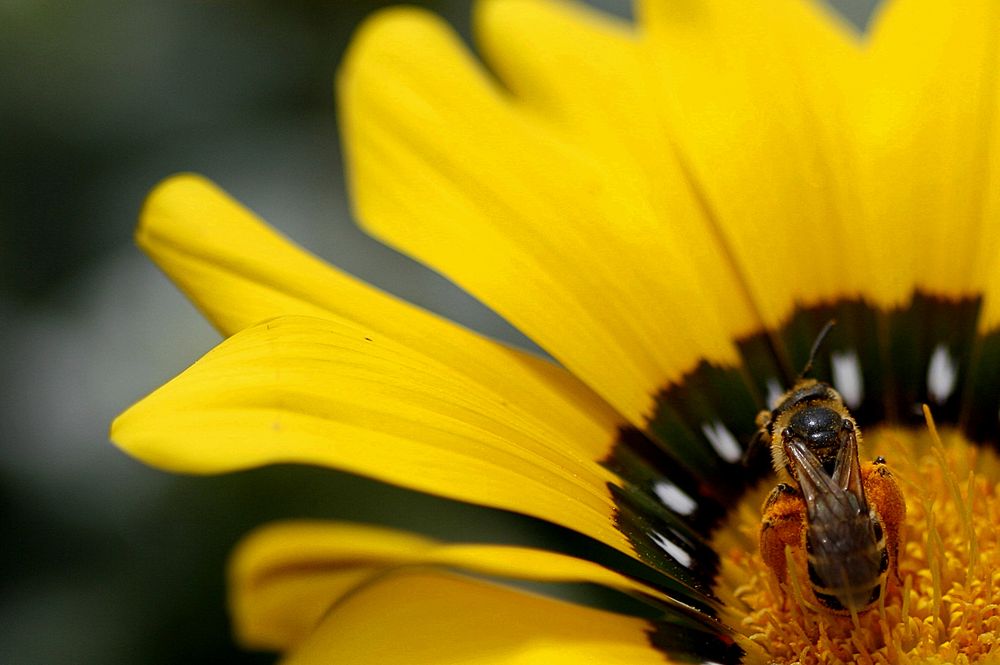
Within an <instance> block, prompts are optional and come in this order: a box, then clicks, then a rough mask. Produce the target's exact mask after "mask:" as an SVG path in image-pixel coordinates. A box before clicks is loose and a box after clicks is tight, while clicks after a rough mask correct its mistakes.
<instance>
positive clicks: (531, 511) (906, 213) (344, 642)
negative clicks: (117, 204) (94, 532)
mask: <svg viewBox="0 0 1000 665" xmlns="http://www.w3.org/2000/svg"><path fill="white" fill-rule="evenodd" d="M475 32H476V41H477V44H478V46H479V48H480V50H481V54H482V57H483V59H484V60H485V63H486V65H485V66H484V65H483V64H481V63H480V61H478V60H477V59H476V58H475V57H473V56H472V55H470V53H469V52H468V51H467V49H466V47H465V46H463V44H462V42H461V41H460V40H459V39H458V38H457V37H456V36H455V34H454V33H453V32H452V31H451V30H450V29H449V28H448V27H447V26H446V25H444V24H443V23H442V22H441V21H440V20H438V19H436V18H435V17H434V16H432V15H430V14H427V13H425V12H422V11H417V10H413V9H395V10H390V11H386V12H383V13H381V14H378V15H377V16H375V17H374V18H372V19H371V20H370V21H369V22H368V23H367V25H366V26H365V27H364V28H363V29H362V30H361V31H360V33H359V34H358V36H357V37H356V39H355V41H354V43H353V45H352V47H351V49H350V52H349V53H348V56H347V57H346V60H345V63H344V65H343V68H342V70H341V72H340V74H339V78H338V92H339V101H340V104H341V110H342V121H343V131H344V138H345V144H346V149H347V160H348V166H349V171H350V185H351V189H352V195H353V201H354V203H355V206H356V212H357V216H358V218H359V220H360V221H361V222H362V224H363V225H364V226H365V228H366V229H367V230H368V231H370V232H371V233H372V234H373V235H375V236H376V237H378V238H380V239H382V240H384V241H385V242H386V243H388V244H390V245H392V246H394V247H397V248H399V249H400V250H401V251H404V252H406V253H408V254H410V255H411V256H413V257H415V258H417V259H419V260H420V261H422V262H424V263H426V264H427V265H429V266H431V267H432V268H434V269H435V270H437V271H439V272H441V273H442V274H444V275H446V276H447V277H449V278H450V279H452V280H453V281H455V282H456V283H457V284H459V285H460V286H462V287H463V288H465V289H466V290H468V291H469V292H470V293H472V294H473V295H475V296H476V297H477V298H479V299H481V300H482V301H483V302H484V303H487V304H488V305H489V306H490V307H492V308H493V309H494V310H496V311H497V312H499V313H500V314H501V315H503V316H504V317H505V318H506V319H507V320H509V321H510V322H511V323H513V324H514V325H515V326H517V327H518V328H519V329H520V330H522V331H523V332H524V333H525V334H526V335H528V336H529V337H530V338H532V339H533V340H534V341H536V342H537V343H538V344H539V345H540V346H541V347H542V348H544V349H545V350H546V351H547V352H548V353H549V354H551V356H552V357H553V358H554V359H555V360H556V361H558V364H556V363H553V362H550V361H548V360H544V359H540V358H538V357H535V356H532V355H529V354H528V353H525V352H522V351H519V350H517V349H513V348H510V347H508V346H505V345H503V344H499V343H497V342H494V341H491V340H489V339H486V338H483V337H481V336H479V335H477V334H475V333H473V332H470V331H468V330H465V329H463V328H460V327H459V326H456V325H454V324H452V323H450V322H448V321H446V320H443V319H441V318H438V317H436V316H434V315H431V314H428V313H427V312H424V311H422V310H420V309H418V308H415V307H413V306H411V305H409V304H406V303H404V302H401V301H399V300H397V299H395V298H393V297H391V296H388V295H386V294H384V293H380V292H378V291H376V290H374V289H373V288H371V287H368V286H366V285H364V284H361V283H359V282H358V281H356V280H355V279H353V278H351V277H349V276H347V275H345V274H343V273H341V272H338V271H337V270H336V269H334V268H332V267H330V266H328V265H325V264H324V263H322V262H321V261H319V260H317V259H315V258H313V257H312V256H310V255H308V254H307V253H305V252H303V251H302V250H300V249H298V248H296V247H294V246H293V245H291V244H290V243H289V242H287V241H286V240H285V239H283V238H282V237H280V236H279V235H277V234H276V233H274V232H273V231H271V230H270V229H269V228H268V227H266V226H265V225H264V224H263V223H262V222H260V221H259V220H258V219H256V218H255V217H254V216H253V214H252V213H250V212H249V211H247V210H246V209H244V208H242V207H241V206H240V205H239V204H237V203H236V202H234V201H233V200H231V199H230V198H228V197H227V196H226V195H225V194H224V193H222V192H221V191H220V190H219V189H217V188H216V187H215V186H213V185H212V184H210V183H209V182H207V181H205V180H204V179H201V178H199V177H196V176H177V177H174V178H172V179H170V180H168V181H166V182H165V183H164V184H162V185H161V186H159V187H158V188H157V189H156V190H155V191H154V192H153V193H152V195H151V196H150V198H149V200H148V202H147V204H146V206H145V208H144V210H143V213H142V223H141V226H140V229H139V231H138V239H139V243H140V245H141V246H142V247H143V248H144V249H145V250H146V251H147V252H148V253H149V254H150V255H151V256H152V257H153V259H154V260H155V261H156V262H157V263H158V264H159V265H160V266H161V267H162V268H163V269H164V270H165V271H166V272H167V273H168V274H169V275H170V276H171V277H172V278H173V280H174V281H175V282H176V283H177V284H178V285H179V286H180V287H181V288H182V289H183V290H184V291H185V292H186V293H187V294H188V295H189V296H190V297H191V298H192V299H193V300H194V302H195V303H196V304H197V305H198V307H199V308H200V309H201V310H202V311H203V312H204V313H205V315H206V316H207V317H209V318H210V319H211V320H212V321H213V322H214V323H215V325H216V326H217V327H218V328H219V330H221V331H222V332H223V334H224V335H226V336H227V339H226V340H225V341H224V342H222V343H221V344H220V345H219V347H218V348H216V349H215V350H213V351H211V352H210V353H208V354H207V355H206V356H205V357H204V358H203V359H201V360H200V361H198V362H197V363H196V364H195V365H193V366H192V367H191V368H190V369H188V370H187V371H185V372H184V373H183V374H181V375H180V376H179V377H177V378H176V379H174V380H173V381H171V382H170V383H168V384H167V385H165V386H163V387H162V388H161V389H159V390H158V391H156V392H154V393H153V394H152V395H150V396H148V397H147V398H145V399H144V400H142V401H140V402H139V403H138V404H136V405H135V406H133V407H132V408H131V409H129V410H128V411H127V412H126V413H124V414H123V415H122V416H121V417H120V418H119V419H118V420H117V421H116V422H115V424H114V426H113V430H112V438H113V439H114V441H115V442H116V443H117V444H118V445H119V446H121V447H122V448H124V449H125V450H127V451H128V452H130V453H131V454H133V455H135V456H137V457H139V458H141V459H143V460H146V461H148V462H149V463H151V464H154V465H156V466H159V467H162V468H166V469H173V470H177V471H183V472H195V473H217V472H224V471H230V470H234V469H241V468H246V467H251V466H257V465H263V464H270V463H276V462H301V463H306V464H318V465H323V466H329V467H335V468H338V469H346V470H348V471H352V472H355V473H358V474H362V475H366V476H370V477H373V478H376V479H379V480H382V481H386V482H389V483H395V484H398V485H401V486H404V487H407V488H411V489H413V490H418V491H423V492H429V493H434V494H437V495H441V496H445V497H449V498H452V499H457V500H461V501H467V502H472V503H476V504H481V505H484V506H490V507H494V508H500V509H505V510H510V511H515V512H518V513H523V514H526V515H530V516H534V517H537V518H541V519H543V520H547V521H549V522H552V523H555V524H558V525H561V526H563V527H566V528H569V529H572V530H574V531H576V532H578V533H580V534H583V535H585V536H587V537H589V538H591V539H592V540H593V541H596V543H599V544H601V545H603V546H604V549H605V550H606V554H605V555H604V556H601V557H599V558H600V563H597V562H593V561H588V560H583V559H579V558H575V557H572V556H569V555H567V554H561V553H556V552H549V551H543V550H538V549H530V548H523V547H501V546H497V545H473V544H455V543H442V542H436V541H432V540H430V539H427V538H424V537H421V536H418V535H414V534H406V533H400V532H396V531H391V530H387V529H383V528H375V527H363V526H358V525H349V524H323V523H290V524H282V525H277V526H271V527H266V528H264V529H263V530H262V531H260V532H259V533H257V534H255V535H252V536H250V537H249V538H248V540H247V541H246V543H245V544H244V545H243V546H242V547H241V548H240V549H239V550H238V552H237V554H236V556H235V558H234V563H233V568H232V608H233V614H234V621H235V626H236V632H237V634H238V636H239V638H240V639H241V640H242V641H243V642H244V643H245V644H247V645H249V646H253V647H259V648H268V649H274V650H278V651H281V652H284V653H285V654H287V658H288V661H287V662H290V663H310V664H311V663H328V662H336V663H355V662H359V663H380V664H386V663H406V664H407V665H420V664H422V663H457V662H463V663H464V662H475V663H482V664H491V665H500V664H504V665H507V664H510V663H531V664H536V663H537V664H545V665H552V664H561V663H566V664H573V665H577V664H580V663H602V664H611V663H622V664H627V665H639V664H641V663H662V662H665V661H666V662H680V661H690V660H694V661H697V662H725V663H729V662H746V663H764V662H779V663H791V662H804V663H814V662H824V663H828V662H832V663H837V662H880V663H884V662H888V663H896V662H948V663H963V662H977V661H983V662H985V661H991V662H997V660H998V659H1000V646H998V644H1000V615H998V608H997V603H998V600H1000V579H997V576H998V575H1000V573H998V572H997V570H998V565H1000V542H998V534H997V529H996V527H995V525H996V524H997V523H998V521H1000V501H998V496H997V481H998V480H1000V465H998V462H997V458H996V456H995V454H994V444H995V443H996V442H997V441H998V440H1000V427H998V425H1000V270H998V267H1000V266H998V264H997V258H998V257H997V252H998V249H1000V246H998V236H1000V224H998V223H997V220H998V219H1000V209H998V203H1000V183H998V182H997V180H998V178H1000V145H998V141H1000V128H998V127H997V126H996V125H997V122H998V119H997V118H996V115H997V111H996V109H997V107H998V102H1000V84H998V81H997V80H996V78H997V72H998V71H1000V68H998V64H1000V63H998V57H1000V52H998V38H1000V3H997V2H994V1H992V0H978V1H976V0H969V1H964V0H957V1H955V2H939V1H936V0H935V1H931V0H926V1H925V0H894V1H891V2H888V3H886V5H885V6H884V7H883V8H882V9H881V10H880V11H879V13H878V14H877V16H876V17H875V19H874V21H873V26H872V28H871V30H870V32H869V34H868V35H866V36H859V35H857V34H855V33H854V32H852V31H851V30H850V29H849V28H847V27H846V26H845V25H843V24H842V23H841V21H839V20H838V19H837V18H836V17H835V16H834V15H833V14H831V13H829V12H827V11H826V10H824V9H823V8H822V7H821V6H819V5H816V4H812V3H809V2H806V1H805V0H784V1H782V2H745V1H744V0H670V1H668V0H645V1H644V2H641V3H640V4H639V7H638V9H637V19H636V24H635V25H631V24H628V23H624V22H620V21H617V20H614V19H611V18H608V17H605V16H602V15H598V14H597V13H594V12H593V11H591V10H588V9H584V8H582V7H578V6H574V5H570V4H565V3H563V2H559V1H556V0H486V1H484V2H481V3H479V4H478V5H477V11H476V21H475ZM487 67H488V68H489V69H487ZM834 318H835V319H837V320H838V322H839V324H838V325H837V327H836V328H835V329H834V330H833V332H832V333H831V335H830V336H829V339H828V340H827V343H826V345H825V346H824V347H823V349H822V350H821V351H820V353H819V354H818V356H817V359H816V363H815V370H814V373H815V375H816V376H817V377H818V378H821V379H824V380H827V381H830V382H831V383H832V385H833V386H834V387H835V388H836V389H837V390H838V391H839V392H840V394H841V395H842V396H843V398H844V401H845V403H846V405H847V407H848V408H849V409H850V411H851V413H852V414H853V415H854V417H855V418H856V419H857V423H858V425H859V426H860V430H861V431H863V433H864V438H863V451H862V454H863V455H864V456H865V459H870V458H871V457H874V456H875V455H882V456H884V457H885V458H886V459H887V460H888V464H889V467H890V468H891V469H892V472H893V474H894V476H895V478H896V479H897V481H898V483H899V485H900V487H901V488H902V491H903V494H904V496H905V497H906V501H907V504H908V505H907V515H906V518H905V521H904V523H903V526H902V529H901V539H902V544H901V547H900V551H899V556H898V568H899V574H898V578H897V577H895V576H891V577H892V579H890V580H889V582H888V586H887V590H886V593H885V594H883V595H882V597H881V598H880V599H879V602H878V603H877V604H876V606H875V607H874V608H873V609H871V610H869V611H866V612H863V613H861V614H859V615H857V616H855V617H843V616H838V615H834V614H831V613H829V612H827V611H824V610H823V609H821V608H818V607H816V606H815V604H814V603H813V602H810V597H809V594H808V593H807V590H808V585H809V584H810V580H808V579H806V577H805V572H804V570H805V567H802V568H801V569H800V570H798V572H796V566H795V565H792V563H791V562H790V565H789V567H788V575H787V579H786V580H785V582H784V583H780V584H779V582H778V581H777V577H776V576H775V574H774V572H773V571H772V570H771V569H769V568H768V567H767V566H765V565H764V563H763V562H762V560H761V556H760V555H759V554H758V544H757V541H758V534H759V529H760V523H761V510H760V505H761V501H762V499H763V498H764V496H765V495H766V494H767V493H768V492H769V491H770V489H771V488H772V487H773V486H774V484H775V482H776V481H774V480H773V479H768V478H766V477H765V474H764V473H763V472H761V470H760V468H759V467H760V466H766V464H758V465H756V466H750V467H747V466H746V465H745V464H743V462H742V460H741V457H743V453H744V448H745V447H746V445H747V444H748V442H749V441H750V440H751V439H752V438H753V435H754V433H755V431H756V429H757V424H755V417H756V414H757V413H758V411H759V410H760V409H762V408H766V407H767V406H768V405H769V404H770V405H773V403H774V400H775V399H776V398H777V397H778V396H780V394H781V392H782V391H783V390H784V389H785V388H787V387H789V386H790V385H791V383H792V382H793V381H794V380H795V377H796V375H797V374H798V372H799V370H800V369H801V368H802V366H803V364H804V363H805V361H806V358H807V356H808V354H809V350H810V347H811V345H812V343H813V341H814V339H815V338H816V335H817V333H818V331H819V330H820V329H821V328H822V327H823V325H824V324H825V323H826V322H827V321H828V320H830V319H834ZM922 404H925V405H927V407H926V408H923V409H922V408H921V405H922ZM762 477H763V482H759V481H761V479H762ZM788 552H789V553H790V554H792V555H793V556H795V557H801V556H804V555H803V553H802V552H794V551H792V549H791V548H789V549H788ZM795 560H798V559H793V561H795ZM487 578H488V579H487ZM505 578H509V579H511V580H536V581H547V582H568V581H574V582H589V583H592V584H596V585H601V586H604V587H608V588H609V589H613V590H615V591H616V592H622V593H626V594H630V595H632V596H634V597H636V598H638V599H640V600H641V601H643V603H645V604H646V605H648V606H649V608H650V609H649V611H648V612H646V613H640V612H634V613H624V614H619V613H615V612H613V611H610V610H608V609H599V608H595V607H589V606H588V607H584V606H580V605H575V604H572V603H569V602H566V601H562V600H556V599H553V598H550V597H545V596H543V595H534V594H531V593H528V592H526V591H524V590H522V589H521V588H519V587H514V586H509V585H505V584H502V583H501V582H502V581H503V580H504V579H505Z"/></svg>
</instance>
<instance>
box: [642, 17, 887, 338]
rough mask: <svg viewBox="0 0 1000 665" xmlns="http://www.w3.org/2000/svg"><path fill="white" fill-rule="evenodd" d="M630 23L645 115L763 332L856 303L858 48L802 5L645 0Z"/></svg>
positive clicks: (859, 263) (861, 264)
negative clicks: (808, 306)
mask: <svg viewBox="0 0 1000 665" xmlns="http://www.w3.org/2000/svg"><path fill="white" fill-rule="evenodd" d="M639 15H640V23H641V27H642V30H643V33H644V34H645V35H646V36H647V39H646V45H647V47H648V49H649V54H650V57H651V59H652V61H653V66H654V67H655V70H654V76H655V84H654V85H653V86H652V88H651V89H652V90H653V92H654V93H656V94H657V95H659V98H658V103H657V104H656V107H657V108H659V109H662V112H663V113H664V114H665V115H666V117H667V120H666V122H668V123H669V124H670V126H671V127H672V130H673V131H672V139H673V141H674V142H675V143H676V145H677V147H678V150H679V152H680V155H681V159H682V160H683V161H684V163H685V164H686V165H687V166H688V168H690V170H691V172H692V175H693V180H694V181H695V183H696V184H697V186H698V187H699V188H700V190H701V191H702V193H703V196H704V197H705V202H706V206H707V207H708V209H709V210H710V211H711V213H712V215H713V219H714V220H715V221H716V223H717V224H718V227H719V231H720V233H721V234H722V237H723V238H724V242H725V244H726V247H727V250H728V253H729V254H730V256H731V257H732V259H733V260H734V261H735V263H736V265H737V267H738V270H739V272H740V274H741V275H742V276H743V278H744V280H745V281H746V284H747V285H748V288H749V290H750V293H751V294H752V297H753V299H754V302H755V303H756V305H757V307H758V308H759V310H760V312H761V314H762V316H763V318H764V320H765V321H766V323H768V324H769V325H771V326H777V325H778V324H780V323H782V322H783V321H784V319H785V318H786V317H787V316H788V315H789V314H790V313H791V311H792V309H793V307H794V306H795V304H796V303H797V302H800V301H806V302H811V303H816V302H819V301H822V300H824V299H832V298H838V297H845V296H851V295H855V294H858V293H860V292H861V291H862V290H863V288H864V286H865V284H866V281H865V280H866V277H867V275H866V273H865V270H866V267H867V265H868V264H867V263H866V262H865V261H864V260H863V257H858V256H857V255H856V254H855V253H852V249H853V246H852V244H851V243H852V242H853V240H854V238H853V235H852V233H851V231H853V230H854V227H853V226H851V224H852V217H853V216H854V214H855V211H856V210H857V208H858V201H857V193H856V191H855V190H854V188H853V180H854V177H855V176H854V169H853V165H852V159H851V154H850V151H851V137H852V134H853V131H852V128H851V126H850V117H849V116H848V114H847V111H846V107H847V106H848V104H849V102H850V99H845V97H846V95H847V93H848V91H849V90H850V85H851V82H852V81H853V79H854V78H855V77H856V74H857V68H858V66H859V51H858V47H857V43H856V37H855V36H854V35H852V34H851V33H850V32H849V31H848V30H847V29H846V28H844V26H843V25H842V24H841V23H839V22H838V21H837V20H836V19H834V18H833V15H832V14H831V13H829V12H824V11H823V10H822V9H821V8H820V3H812V2H807V1H805V0H802V1H798V0H790V1H789V2H780V3H771V2H743V1H742V0H701V1H693V2H670V1H667V0H647V1H646V2H643V3H641V5H640V11H639Z"/></svg>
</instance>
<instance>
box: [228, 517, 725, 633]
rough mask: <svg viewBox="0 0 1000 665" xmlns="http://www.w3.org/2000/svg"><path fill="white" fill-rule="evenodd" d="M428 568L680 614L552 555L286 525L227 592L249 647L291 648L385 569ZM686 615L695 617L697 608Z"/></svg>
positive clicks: (272, 532)
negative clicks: (566, 587) (632, 601)
mask: <svg viewBox="0 0 1000 665" xmlns="http://www.w3.org/2000/svg"><path fill="white" fill-rule="evenodd" d="M428 566H432V567H437V568H448V569H456V570H464V571H467V572H471V573H476V574H480V575H489V576H497V577H504V578H511V579H520V580H534V581H541V582H589V583H593V584H599V585H602V586H606V587H609V588H612V589H616V590H618V591H622V592H625V593H629V594H632V595H634V596H636V597H638V598H641V599H644V600H646V601H648V602H651V603H655V604H658V606H659V608H660V610H661V611H662V610H663V608H664V607H665V606H673V607H675V608H678V609H680V610H684V609H685V608H684V607H683V606H680V605H678V604H677V603H676V601H673V600H672V599H671V598H670V597H669V596H667V595H666V594H664V593H663V592H662V591H660V590H658V589H655V588H654V587H651V586H649V585H646V584H643V583H641V582H638V581H635V580H632V579H630V578H628V577H625V576H623V575H621V574H619V573H616V572H613V571H611V570H609V569H607V568H604V567H602V566H599V565H597V564H595V563H591V562H589V561H584V560H582V559H577V558H573V557H569V556H566V555H562V554H556V553H554V552H548V551H544V550H537V549H530V548H524V547H511V546H502V545H472V544H447V543H442V542H439V541H435V540H432V539H429V538H424V537H421V536H417V535H414V534H410V533H405V532H400V531H395V530H392V529H385V528H377V527H372V526H360V525H356V524H345V523H330V522H289V523H280V524H275V525H271V526H268V527H264V528H262V529H259V530H258V531H257V532H256V533H254V534H253V535H251V536H250V537H248V538H247V539H246V540H245V541H244V542H243V543H242V544H241V546H240V548H239V549H238V550H237V552H236V554H235V556H234V560H233V563H232V566H231V575H230V585H229V589H230V598H231V602H230V605H231V608H232V611H233V621H234V625H235V630H236V633H237V635H238V636H239V637H240V640H241V641H242V642H243V643H244V644H247V645H248V646H253V647H256V648H265V649H273V650H280V651H285V650H288V649H290V648H293V647H294V646H295V645H297V644H298V643H300V642H301V641H302V640H304V639H305V638H307V637H308V636H309V634H310V633H311V632H312V631H313V630H314V629H315V628H316V626H317V625H318V624H319V623H320V620H321V619H322V617H323V616H324V615H325V614H326V612H327V611H328V610H329V608H330V607H331V606H332V605H334V604H335V603H336V602H337V601H339V600H340V599H341V598H343V597H344V596H346V595H347V594H348V593H350V592H352V591H353V590H354V589H355V588H356V587H358V586H360V585H361V584H363V583H364V582H365V581H366V580H369V579H370V578H373V577H375V576H377V575H380V574H383V573H385V572H386V571H387V570H389V569H394V568H400V567H428ZM688 609H689V608H688ZM687 614H688V615H689V616H695V617H697V615H696V612H695V611H694V610H690V611H689V612H687ZM704 619H705V621H706V623H708V624H710V623H711V621H710V620H708V619H707V617H704Z"/></svg>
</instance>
